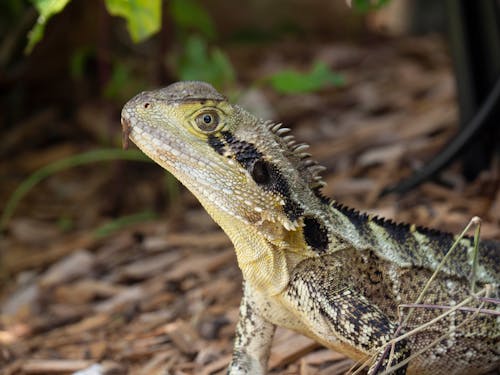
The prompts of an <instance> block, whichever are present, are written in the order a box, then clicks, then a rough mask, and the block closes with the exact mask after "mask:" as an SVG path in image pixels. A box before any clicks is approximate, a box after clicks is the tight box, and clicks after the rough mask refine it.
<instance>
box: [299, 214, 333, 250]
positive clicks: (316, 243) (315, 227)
mask: <svg viewBox="0 0 500 375" xmlns="http://www.w3.org/2000/svg"><path fill="white" fill-rule="evenodd" d="M303 233H304V239H305V241H306V243H307V244H308V245H309V246H310V247H312V248H313V249H314V250H315V251H317V252H319V253H324V252H325V251H326V250H327V249H328V243H329V240H328V231H327V230H326V228H325V226H324V225H323V224H322V223H321V222H320V221H319V220H318V219H316V218H315V217H313V216H306V217H304V228H303Z"/></svg>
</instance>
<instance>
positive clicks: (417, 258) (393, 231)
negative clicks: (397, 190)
mask: <svg viewBox="0 0 500 375" xmlns="http://www.w3.org/2000/svg"><path fill="white" fill-rule="evenodd" d="M331 205H332V207H333V208H334V209H336V210H338V211H339V212H340V213H342V214H343V215H345V216H346V217H347V218H348V219H349V221H350V222H351V223H352V224H353V225H354V227H355V228H356V230H357V232H358V233H359V235H360V236H361V237H362V238H363V239H364V240H365V241H367V242H368V243H369V244H372V245H374V246H376V239H375V236H376V235H375V233H374V232H373V231H372V229H371V228H370V226H369V222H374V223H375V224H377V225H378V226H380V227H381V228H383V230H384V231H385V232H386V233H387V235H388V237H389V238H391V239H392V240H393V241H394V243H396V244H397V245H398V248H399V249H400V251H398V254H399V255H400V256H404V257H405V258H406V259H407V260H408V261H410V262H411V263H412V264H414V265H416V266H420V267H426V268H427V267H430V269H433V268H432V266H431V264H432V263H434V261H433V259H436V260H437V261H440V260H441V259H443V257H444V256H445V255H446V254H447V252H448V251H449V250H450V248H451V246H452V245H453V243H454V241H455V236H454V235H453V234H451V233H448V232H442V231H439V230H436V229H432V228H426V227H422V226H415V227H414V229H413V230H412V228H411V225H409V224H406V223H396V222H394V221H392V220H389V219H384V218H380V217H370V216H368V215H367V214H365V213H361V212H359V211H357V210H355V209H352V208H349V207H346V206H344V205H342V204H340V203H337V202H332V203H331ZM412 232H416V233H418V234H420V235H422V236H424V237H425V242H427V246H429V247H430V248H431V249H432V250H433V251H432V254H425V253H423V252H419V248H420V246H421V245H422V244H421V243H420V242H419V241H417V239H416V238H415V235H414V233H412ZM463 242H464V243H462V242H461V243H459V244H458V245H457V247H456V248H455V249H454V250H453V254H452V255H451V261H450V262H448V263H447V264H446V265H445V268H447V269H449V270H450V271H451V272H452V273H453V274H455V275H458V276H461V277H468V276H469V275H470V272H471V265H470V261H469V255H468V251H469V249H470V248H471V247H472V246H473V239H472V238H471V237H468V236H465V237H464V239H463ZM495 248H497V249H498V245H497V243H496V242H494V241H492V242H489V241H481V242H480V246H479V261H480V262H481V264H484V265H486V267H487V268H488V269H490V270H491V271H492V272H493V273H496V274H499V272H500V266H499V261H498V260H499V255H498V253H497V252H496V251H494V250H493V249H495Z"/></svg>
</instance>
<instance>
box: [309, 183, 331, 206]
mask: <svg viewBox="0 0 500 375" xmlns="http://www.w3.org/2000/svg"><path fill="white" fill-rule="evenodd" d="M312 192H313V194H314V195H315V196H316V197H317V198H318V199H319V200H320V201H321V203H323V204H326V205H329V204H330V203H332V200H331V199H330V198H328V197H327V196H325V195H323V193H322V192H321V187H320V186H318V187H315V188H314V189H312Z"/></svg>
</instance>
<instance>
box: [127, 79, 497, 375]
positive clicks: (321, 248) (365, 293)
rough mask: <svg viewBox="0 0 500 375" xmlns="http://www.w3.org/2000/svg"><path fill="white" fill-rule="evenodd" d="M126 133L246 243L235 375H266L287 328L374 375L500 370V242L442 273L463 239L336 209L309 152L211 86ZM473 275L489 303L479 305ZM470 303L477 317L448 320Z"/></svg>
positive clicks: (239, 251) (135, 107) (167, 101)
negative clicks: (278, 336) (276, 338)
mask: <svg viewBox="0 0 500 375" xmlns="http://www.w3.org/2000/svg"><path fill="white" fill-rule="evenodd" d="M121 123H122V128H123V137H124V147H125V148H126V146H127V145H128V140H129V139H130V140H132V141H133V142H134V143H135V144H136V145H137V146H138V147H139V148H140V149H141V150H142V151H143V152H144V153H145V154H146V155H148V156H149V157H150V158H151V159H152V160H153V161H155V162H156V163H158V164H159V165H160V166H162V167H163V168H165V169H166V170H168V171H169V172H170V173H172V174H173V175H174V176H175V177H176V178H177V179H178V180H180V182H181V183H183V184H184V185H185V186H186V187H187V188H188V189H189V190H190V191H191V192H192V193H193V194H194V195H195V196H196V197H197V199H198V200H199V201H200V203H201V205H202V206H203V207H204V208H205V210H206V211H207V212H208V213H209V215H211V216H212V218H213V219H214V220H215V222H217V223H218V224H219V225H220V227H221V228H222V229H223V230H224V231H225V233H226V234H227V235H228V237H229V238H230V239H231V241H232V243H233V244H234V248H235V252H236V258H237V262H238V266H239V268H240V269H241V271H242V274H243V280H244V282H243V297H242V301H241V305H240V315H239V320H238V324H237V327H236V335H235V342H234V349H233V355H232V361H231V363H230V365H229V367H228V373H229V374H231V375H235V374H251V375H259V374H266V373H267V362H268V359H269V354H270V349H271V344H272V338H273V334H274V331H275V329H276V327H277V326H281V327H285V328H288V329H291V330H294V331H297V332H299V333H301V334H303V335H305V336H308V337H310V338H312V339H313V340H315V341H317V342H318V343H320V344H322V345H324V346H326V347H327V348H330V349H332V350H335V351H338V352H341V353H344V354H346V355H347V356H348V357H350V358H353V359H354V360H356V361H359V363H366V364H368V367H369V369H368V373H369V374H377V373H382V372H384V371H385V372H391V373H397V374H474V373H477V374H480V373H486V372H488V371H492V370H495V369H496V370H498V368H499V367H500V344H499V337H500V318H499V316H498V311H499V309H498V307H497V306H498V305H497V304H495V303H493V302H495V300H494V299H493V298H498V284H499V280H500V243H499V242H496V241H493V240H481V241H480V243H479V249H478V253H477V255H476V256H477V263H474V262H473V258H474V256H475V255H474V251H473V248H474V247H473V241H472V238H470V237H463V238H460V239H458V240H457V241H458V242H457V246H456V248H455V249H454V251H453V253H452V254H450V258H449V260H447V261H446V262H444V264H443V265H442V267H441V268H439V267H438V264H439V263H440V262H441V261H442V260H443V257H444V256H445V254H447V252H448V250H449V249H450V247H451V246H452V244H453V243H454V241H455V239H456V236H454V235H452V234H449V233H445V232H440V231H438V230H434V229H427V228H425V227H420V226H415V225H409V224H402V223H395V222H393V221H391V220H388V219H384V218H380V217H377V216H371V215H368V214H364V213H361V212H359V211H357V210H354V209H351V208H348V207H346V206H344V205H342V204H341V203H339V202H337V201H335V200H333V199H329V198H326V197H325V196H324V195H323V194H322V193H321V189H322V187H323V186H324V184H325V183H324V181H323V179H322V177H321V172H322V171H323V170H324V168H323V167H322V166H320V165H319V164H318V163H317V162H316V161H314V160H313V159H312V158H311V155H310V154H308V153H307V152H306V148H307V147H308V146H307V145H305V144H301V143H297V142H296V140H295V138H294V137H293V136H292V135H289V134H288V132H289V131H290V129H288V128H286V127H284V126H283V125H282V124H279V123H274V122H271V121H264V120H262V119H259V118H258V117H256V116H254V115H252V114H251V113H249V112H247V111H246V110H245V109H243V108H242V107H240V106H238V105H236V104H232V103H230V102H229V101H228V99H227V98H226V97H225V96H224V95H222V94H220V93H219V92H218V91H217V90H215V89H214V88H213V87H212V86H211V85H209V84H207V83H204V82H197V81H186V82H177V83H173V84H171V85H169V86H167V87H165V88H162V89H157V90H153V91H146V92H142V93H140V94H138V95H136V96H135V97H134V98H132V99H131V100H129V101H128V102H127V103H126V104H125V106H124V107H123V110H122V113H121ZM473 264H474V265H475V267H474V271H475V276H474V277H475V280H476V284H477V288H478V289H479V290H482V291H487V293H486V294H484V293H483V294H482V296H483V297H484V298H482V299H481V298H480V297H478V296H477V294H476V297H474V296H473V297H472V298H470V296H471V295H472V294H471V293H473V290H471V287H470V279H471V273H472V272H473ZM433 273H436V274H435V275H434V276H435V278H434V279H433V281H432V283H431V284H430V288H429V289H428V292H427V293H426V294H425V295H424V296H423V299H422V300H421V301H420V303H421V304H424V305H426V306H427V308H415V309H414V310H413V311H412V314H411V317H410V316H409V313H408V309H406V310H405V309H401V308H400V306H401V305H403V304H411V303H414V302H415V301H417V298H418V295H419V293H420V291H421V290H422V288H423V287H424V285H425V284H426V282H427V281H428V280H429V278H430V277H431V276H433ZM488 296H489V297H490V298H489V299H487V298H486V297H488ZM467 298H469V300H470V301H471V303H470V304H469V305H468V306H469V307H468V308H467V309H465V308H464V309H461V308H456V309H454V310H450V312H449V313H448V315H446V316H444V317H441V318H438V315H440V314H443V312H444V311H445V310H443V308H442V306H449V307H452V306H457V305H458V304H459V303H460V302H461V301H463V300H467ZM438 307H441V308H438ZM480 307H481V308H487V309H489V311H490V314H486V313H481V312H479V313H478V311H479V310H478V309H479V308H480ZM405 313H406V315H408V318H407V321H405V322H404V323H405V324H404V325H403V324H401V321H402V319H401V315H402V316H405ZM432 319H434V320H436V322H435V323H433V324H430V323H429V324H428V325H425V326H424V328H421V329H417V330H416V331H415V330H414V329H415V328H418V327H420V326H422V325H424V324H426V322H429V321H431V320H432ZM405 333H408V334H407V335H405ZM395 338H398V341H397V342H395V343H393V344H392V346H389V345H388V343H389V342H391V340H393V339H395ZM434 341H435V342H434ZM433 342H434V343H433ZM389 348H390V349H389Z"/></svg>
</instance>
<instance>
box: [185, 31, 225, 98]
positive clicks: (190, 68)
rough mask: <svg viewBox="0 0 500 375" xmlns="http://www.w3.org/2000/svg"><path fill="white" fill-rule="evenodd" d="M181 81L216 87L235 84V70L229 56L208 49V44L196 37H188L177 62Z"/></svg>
mask: <svg viewBox="0 0 500 375" xmlns="http://www.w3.org/2000/svg"><path fill="white" fill-rule="evenodd" d="M177 75H178V76H179V78H180V79H181V80H201V81H207V82H210V83H212V84H213V85H214V86H216V87H219V88H220V87H224V86H225V85H227V84H230V83H233V82H234V79H235V74H234V69H233V66H232V65H231V62H230V61H229V59H228V58H227V56H226V55H225V54H224V53H223V52H222V51H221V50H220V49H218V48H212V49H210V50H209V49H208V46H207V42H206V41H205V40H204V39H203V38H201V37H199V36H196V35H192V36H190V37H188V39H187V40H186V42H185V47H184V51H183V53H182V54H181V55H180V56H179V59H178V61H177Z"/></svg>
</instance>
